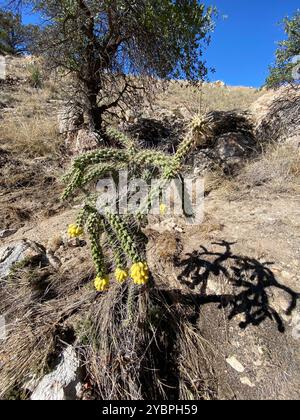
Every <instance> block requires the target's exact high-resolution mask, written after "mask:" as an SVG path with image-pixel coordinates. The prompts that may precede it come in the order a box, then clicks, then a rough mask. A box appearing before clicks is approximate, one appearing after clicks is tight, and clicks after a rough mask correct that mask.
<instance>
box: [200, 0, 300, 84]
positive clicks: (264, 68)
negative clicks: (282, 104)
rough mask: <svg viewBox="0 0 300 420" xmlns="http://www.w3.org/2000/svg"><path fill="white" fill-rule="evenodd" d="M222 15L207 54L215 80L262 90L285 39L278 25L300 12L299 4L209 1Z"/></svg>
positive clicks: (267, 0)
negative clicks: (269, 67) (213, 70)
mask: <svg viewBox="0 0 300 420" xmlns="http://www.w3.org/2000/svg"><path fill="white" fill-rule="evenodd" d="M205 3H207V4H212V3H213V4H214V5H215V6H217V9H218V11H219V17H218V19H217V25H216V30H215V33H214V34H213V37H212V43H211V45H210V47H209V49H208V50H207V53H206V55H205V56H206V59H207V62H208V64H209V66H211V67H214V68H215V69H216V73H215V74H214V75H213V76H212V79H213V80H223V81H225V82H226V83H227V84H229V85H244V86H253V87H258V86H261V85H262V84H263V82H264V80H265V79H266V76H267V75H268V66H269V65H270V64H271V63H273V62H274V57H275V56H274V54H275V51H276V47H277V45H276V43H277V41H279V40H282V39H283V38H284V31H283V27H282V26H281V25H278V23H279V22H280V21H282V19H283V18H284V17H285V16H291V15H292V14H293V13H294V12H295V11H296V10H297V9H299V8H300V1H299V0H211V1H210V0H206V1H205Z"/></svg>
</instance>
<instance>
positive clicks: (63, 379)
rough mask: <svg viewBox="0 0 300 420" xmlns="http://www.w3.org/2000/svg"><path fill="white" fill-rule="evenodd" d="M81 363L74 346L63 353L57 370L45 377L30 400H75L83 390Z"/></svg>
mask: <svg viewBox="0 0 300 420" xmlns="http://www.w3.org/2000/svg"><path fill="white" fill-rule="evenodd" d="M81 380H82V375H81V369H80V361H79V359H78V357H77V354H76V351H75V349H74V348H73V347H72V346H68V347H67V348H66V349H65V350H64V352H63V353H62V358H61V361H60V363H59V365H58V366H57V367H56V369H55V370H54V371H53V372H51V373H49V374H48V375H46V376H44V377H43V378H42V379H41V381H40V382H39V383H38V385H37V386H36V388H35V390H34V391H33V393H32V395H31V397H30V399H31V400H33V401H54V400H75V399H78V398H80V393H81V389H82V382H81Z"/></svg>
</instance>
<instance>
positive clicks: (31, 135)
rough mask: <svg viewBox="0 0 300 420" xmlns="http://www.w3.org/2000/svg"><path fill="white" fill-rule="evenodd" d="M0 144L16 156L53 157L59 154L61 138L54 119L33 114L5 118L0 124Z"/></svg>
mask: <svg viewBox="0 0 300 420" xmlns="http://www.w3.org/2000/svg"><path fill="white" fill-rule="evenodd" d="M0 145H1V147H4V148H5V149H6V150H7V151H9V152H12V153H14V155H15V156H16V157H17V156H19V155H24V156H27V157H31V158H35V157H41V156H43V157H45V156H49V155H51V156H52V157H54V156H57V155H59V152H60V146H61V138H59V134H58V130H57V123H56V121H55V120H53V119H51V118H47V117H41V116H38V115H33V117H32V118H26V117H16V118H11V119H6V120H5V121H4V122H3V124H1V126H0Z"/></svg>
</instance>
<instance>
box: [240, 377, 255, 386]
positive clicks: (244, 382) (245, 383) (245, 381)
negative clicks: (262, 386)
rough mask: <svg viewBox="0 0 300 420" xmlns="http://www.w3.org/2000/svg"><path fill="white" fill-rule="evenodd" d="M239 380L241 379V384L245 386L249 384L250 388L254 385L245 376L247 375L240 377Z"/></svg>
mask: <svg viewBox="0 0 300 420" xmlns="http://www.w3.org/2000/svg"><path fill="white" fill-rule="evenodd" d="M240 380H241V383H242V384H243V385H247V386H249V387H250V388H254V387H255V385H254V384H253V383H252V382H251V381H250V379H249V378H247V376H245V377H243V378H241V379H240Z"/></svg>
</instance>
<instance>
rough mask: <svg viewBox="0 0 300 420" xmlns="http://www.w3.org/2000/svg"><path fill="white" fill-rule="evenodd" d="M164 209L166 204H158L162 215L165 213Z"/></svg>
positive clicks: (165, 209)
mask: <svg viewBox="0 0 300 420" xmlns="http://www.w3.org/2000/svg"><path fill="white" fill-rule="evenodd" d="M166 211H167V206H166V205H165V204H161V205H160V206H159V212H160V214H161V215H162V216H164V215H165V214H166Z"/></svg>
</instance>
